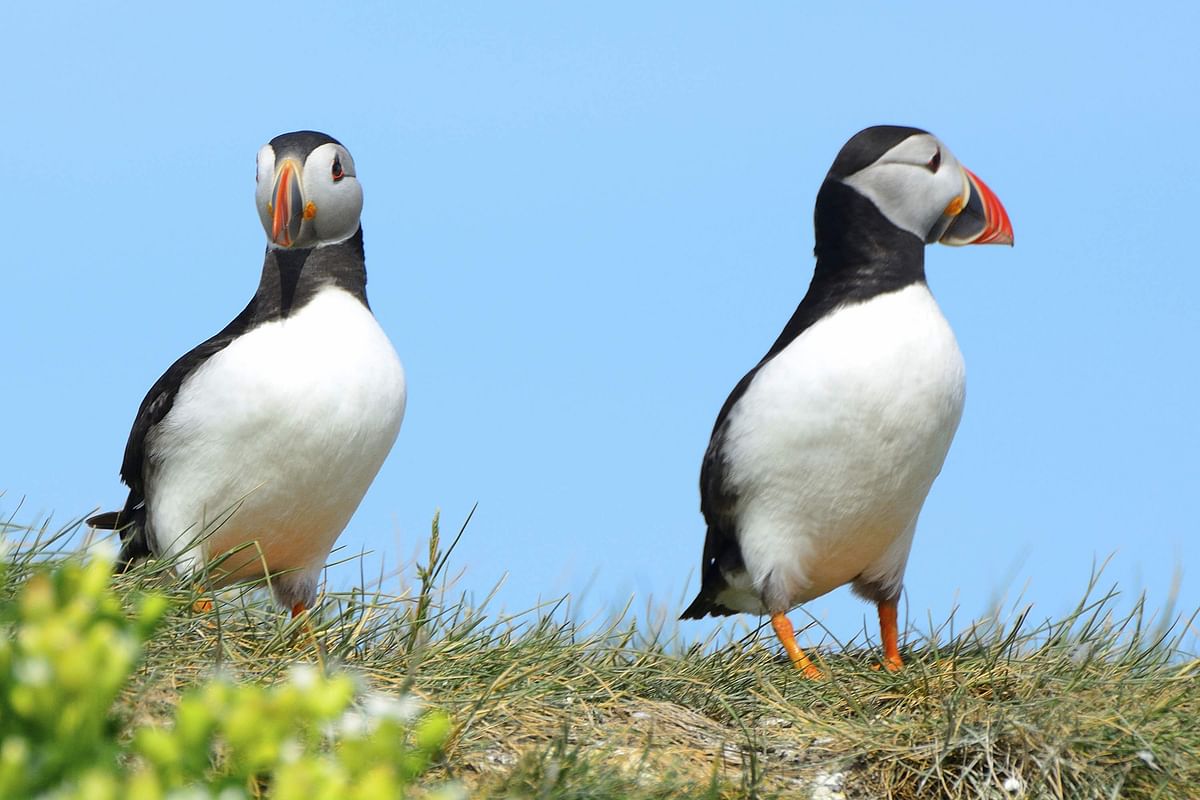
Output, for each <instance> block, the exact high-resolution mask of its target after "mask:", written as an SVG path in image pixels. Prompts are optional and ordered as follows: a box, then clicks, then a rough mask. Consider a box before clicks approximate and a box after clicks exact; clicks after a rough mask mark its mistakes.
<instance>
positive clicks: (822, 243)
mask: <svg viewBox="0 0 1200 800" xmlns="http://www.w3.org/2000/svg"><path fill="white" fill-rule="evenodd" d="M916 133H923V131H921V130H919V129H916V128H903V127H896V126H878V127H875V128H867V129H866V130H864V131H862V132H860V133H858V134H857V135H855V136H854V138H852V139H851V140H850V141H849V142H847V143H846V145H845V146H844V147H843V148H842V151H841V152H840V153H839V154H838V157H837V159H836V160H835V161H834V163H833V166H832V167H831V168H830V170H829V173H828V174H827V175H826V177H825V181H824V182H823V183H822V184H821V189H820V191H819V192H818V193H817V202H816V208H815V210H814V213H813V227H814V236H815V240H816V246H815V248H814V254H815V255H816V257H817V264H816V267H815V269H814V271H813V279H812V283H811V284H810V285H809V287H808V292H807V293H806V294H805V295H804V298H803V299H802V300H801V301H800V305H799V306H798V307H797V308H796V311H795V313H793V314H792V317H791V319H789V320H788V322H787V325H785V326H784V328H783V331H782V332H781V333H780V334H779V338H777V339H776V340H775V343H774V344H773V345H771V348H770V349H769V350H768V351H767V353H766V355H764V356H763V357H762V359H761V360H760V361H759V362H758V364H756V365H755V366H754V368H753V369H751V370H750V371H749V372H748V373H746V375H745V376H743V377H742V379H741V380H740V381H738V383H737V385H736V386H734V388H733V391H732V392H730V394H729V397H728V398H726V400H725V403H724V405H722V406H721V410H720V412H719V413H718V414H717V420H716V423H715V424H714V425H713V432H712V437H711V439H710V440H709V444H708V449H707V450H706V451H705V453H704V461H703V463H702V464H701V467H700V511H701V513H703V514H704V520H705V522H706V523H707V525H708V533H707V535H706V536H705V540H704V553H703V555H702V557H701V565H700V592H699V594H698V595H697V596H696V599H695V600H694V601H692V603H691V605H689V606H688V607H687V609H686V610H685V611H684V612H683V614H682V615H681V619H699V618H701V617H703V616H705V615H707V614H713V615H725V614H733V613H737V612H736V611H734V610H733V609H730V608H726V607H725V606H722V605H721V604H719V603H718V602H717V601H716V597H717V595H718V594H720V593H721V592H722V591H723V590H724V589H725V588H726V581H725V578H724V577H723V573H729V572H735V571H738V570H740V569H743V568H744V561H743V559H742V551H741V547H740V546H739V544H738V532H737V526H736V511H737V501H738V497H737V493H736V490H735V489H734V487H732V486H731V485H730V483H729V481H728V475H727V463H726V459H725V455H724V452H723V448H724V445H725V433H726V429H727V427H728V421H729V415H730V413H731V412H732V411H733V409H734V407H736V405H737V403H738V401H739V400H740V399H741V398H742V396H743V395H744V394H745V393H746V390H747V388H749V386H750V384H751V382H752V381H753V380H754V377H755V376H756V375H757V374H758V372H759V370H761V369H762V368H763V366H764V365H765V364H767V363H768V362H769V361H770V360H771V359H773V358H774V357H775V356H777V355H779V353H781V352H783V350H784V349H785V348H786V347H787V346H788V345H789V344H791V343H792V342H793V341H795V340H796V338H797V337H798V336H800V335H801V334H803V333H804V331H806V330H808V328H809V327H811V326H812V324H813V323H815V322H816V321H817V320H819V319H821V318H822V317H824V316H825V315H826V314H829V313H830V312H832V311H835V310H837V309H839V308H842V307H844V306H847V305H852V304H854V303H861V302H864V301H866V300H869V299H871V298H872V297H876V296H878V295H880V294H884V293H887V292H894V291H897V290H899V289H903V288H904V287H906V286H909V285H911V284H913V283H918V282H922V281H924V280H925V244H924V242H922V241H921V240H920V239H919V238H917V237H916V236H914V235H913V234H911V233H909V232H908V231H905V230H902V229H900V228H898V227H896V226H895V225H893V224H892V223H891V222H890V221H889V220H888V219H887V217H885V216H884V215H883V214H882V212H880V211H879V209H878V208H876V206H875V204H874V203H872V202H871V201H870V200H869V199H867V198H866V197H864V196H863V195H861V194H859V193H858V192H857V191H855V190H854V189H853V188H851V187H850V186H848V185H846V184H845V183H842V181H841V178H844V177H847V176H849V175H852V174H854V173H855V172H858V171H859V170H861V169H863V168H864V167H866V166H868V165H870V164H871V163H873V162H874V161H875V160H876V159H878V158H879V156H881V155H882V154H883V153H885V152H887V151H888V150H889V149H891V148H892V147H894V146H895V145H897V144H899V143H900V142H901V141H903V140H904V139H906V138H908V137H909V136H912V135H913V134H916Z"/></svg>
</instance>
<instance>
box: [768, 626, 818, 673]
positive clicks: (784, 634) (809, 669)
mask: <svg viewBox="0 0 1200 800" xmlns="http://www.w3.org/2000/svg"><path fill="white" fill-rule="evenodd" d="M771 627H772V628H774V629H775V635H776V636H778V637H779V641H780V643H781V644H783V649H784V650H786V651H787V654H788V658H790V659H791V660H792V663H793V664H794V665H795V666H796V669H798V670H800V671H801V672H803V673H804V677H806V678H811V679H813V680H821V679H822V678H824V677H825V676H824V675H822V674H821V670H819V669H817V667H816V665H815V664H813V663H812V662H811V661H809V660H808V656H806V655H804V651H803V650H801V649H800V645H798V644H796V631H795V629H794V628H792V622H791V620H789V619H788V618H787V615H786V614H782V613H780V614H772V615H771Z"/></svg>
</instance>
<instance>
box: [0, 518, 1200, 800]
mask: <svg viewBox="0 0 1200 800" xmlns="http://www.w3.org/2000/svg"><path fill="white" fill-rule="evenodd" d="M468 519H469V518H468ZM78 525H79V523H78V522H75V523H73V524H72V525H69V526H66V527H64V528H62V529H59V530H50V529H49V528H48V527H46V526H42V527H41V528H36V529H35V528H26V527H22V526H20V525H17V524H16V523H14V522H13V521H12V520H10V521H8V522H7V523H4V530H3V531H2V535H3V538H4V540H5V541H7V542H8V543H9V551H8V553H7V555H6V556H5V558H6V561H7V562H8V565H9V566H8V569H7V570H5V571H3V580H2V583H0V601H3V602H9V601H11V600H12V598H13V597H14V596H15V595H16V592H17V590H18V587H19V586H20V585H22V583H23V582H24V580H26V579H28V577H29V576H30V574H31V573H32V572H33V571H35V570H36V568H37V565H38V564H44V563H46V562H56V561H58V560H61V559H63V558H64V557H65V556H66V555H67V554H69V553H70V552H71V551H72V550H74V549H76V547H77V544H76V543H77V541H78V539H77V536H76V534H77V532H78ZM465 529H466V524H465V523H464V524H463V526H462V527H461V528H460V529H459V531H458V534H457V535H456V536H455V537H454V538H453V539H452V540H451V543H450V545H449V546H445V547H444V546H443V544H442V541H443V540H442V538H441V533H440V531H439V522H438V520H437V519H436V518H435V520H434V524H433V528H432V532H431V537H430V542H429V550H428V553H427V556H426V559H425V563H423V564H421V565H418V566H417V567H416V570H415V572H416V576H417V580H416V582H415V584H414V585H413V586H411V587H409V588H406V589H404V590H403V591H401V592H400V593H399V594H390V593H386V592H384V591H382V590H380V589H378V588H370V587H368V586H367V585H366V584H365V583H364V585H363V586H362V587H359V588H355V589H353V590H351V591H347V592H329V593H326V594H324V595H323V596H322V597H321V598H320V600H319V605H318V607H317V608H316V609H314V612H313V613H312V614H311V619H310V620H309V621H308V623H307V626H306V624H305V622H304V621H303V620H301V621H291V620H289V619H288V618H287V617H286V615H284V614H281V613H280V612H279V611H278V610H277V609H276V608H275V607H274V606H273V605H272V603H271V602H270V600H269V598H268V597H267V596H266V593H265V592H263V591H262V590H261V589H257V590H255V589H242V590H236V591H229V592H224V593H222V594H221V595H220V596H219V597H218V600H217V603H216V606H215V608H214V610H213V611H212V612H209V613H202V614H196V613H193V612H192V611H191V603H192V601H193V600H195V599H196V598H197V596H198V595H196V593H195V591H194V590H193V589H192V588H190V587H188V586H187V585H186V583H185V582H181V581H180V580H178V579H176V578H174V577H173V575H172V573H171V571H170V569H169V565H163V564H154V563H151V564H146V565H143V566H141V567H139V568H137V569H135V570H133V571H131V572H129V573H127V574H125V575H121V576H118V577H117V578H116V587H117V590H118V594H119V595H120V596H122V597H125V598H130V600H129V602H131V603H132V602H134V601H133V598H136V597H140V596H143V595H144V594H145V593H147V592H149V591H156V592H159V593H162V594H164V595H166V596H167V597H168V598H169V599H170V601H171V602H170V610H169V611H168V612H167V614H166V616H165V618H164V619H163V620H162V621H161V622H160V623H159V627H158V630H157V632H156V633H155V635H154V636H153V637H152V638H150V639H149V640H148V641H147V643H146V646H145V653H144V657H143V660H142V662H141V666H140V667H139V669H138V670H137V672H136V673H135V674H134V676H133V679H132V680H131V681H130V682H129V684H128V685H127V686H125V688H124V689H123V691H122V692H121V695H120V697H119V698H118V700H117V702H116V704H115V707H114V710H113V715H114V718H115V721H116V729H117V731H118V736H120V735H123V734H122V733H121V732H128V731H132V730H134V729H135V728H136V727H138V726H141V725H145V724H146V723H148V722H155V721H162V720H166V719H169V718H170V717H171V716H172V714H174V713H175V709H176V707H177V706H178V703H179V700H180V697H181V695H182V694H183V693H184V692H186V691H187V690H188V689H189V688H191V687H194V686H196V685H197V684H199V683H200V682H202V681H204V680H205V679H207V678H210V677H212V676H214V675H217V674H220V675H223V676H226V677H229V678H232V679H233V680H235V681H237V682H239V683H243V684H247V683H251V684H253V683H257V684H264V685H273V684H276V683H278V682H280V681H282V680H284V678H285V677H286V676H287V675H288V674H289V673H290V672H291V671H292V669H293V667H295V666H296V665H297V664H298V663H306V662H307V663H314V664H318V665H320V666H321V667H322V668H324V669H326V670H334V669H338V670H344V669H349V670H350V671H352V672H353V673H355V674H357V675H358V676H359V677H360V679H361V680H362V681H364V682H365V683H366V685H367V686H368V687H369V689H370V691H373V692H377V693H383V694H385V695H396V696H407V695H409V694H415V695H416V696H418V697H420V698H422V699H423V700H424V702H425V704H426V705H427V706H429V707H434V708H439V709H442V710H444V711H446V712H447V713H448V714H449V718H450V720H451V723H452V727H451V731H450V733H449V735H448V737H447V739H446V742H445V744H444V745H443V748H442V751H441V755H440V758H439V760H438V761H437V763H436V764H435V765H434V768H433V770H432V772H431V773H430V780H431V782H437V783H441V782H445V781H446V780H448V779H449V780H454V781H458V782H460V783H461V784H462V785H465V786H466V787H468V789H469V791H470V794H471V796H473V797H488V796H494V797H521V798H526V797H528V798H600V797H623V798H666V797H689V798H732V797H764V798H765V797H795V796H800V797H806V796H814V797H823V798H836V797H846V798H881V797H886V798H897V799H903V800H907V799H908V798H913V799H915V798H922V799H924V798H934V797H947V798H980V797H982V798H1016V797H1028V798H1043V797H1044V798H1077V797H1105V798H1107V797H1122V798H1170V797H1186V796H1189V795H1190V793H1192V792H1193V791H1194V787H1196V786H1200V756H1198V755H1197V754H1200V688H1198V687H1200V683H1198V678H1200V660H1198V659H1197V658H1196V657H1195V656H1194V655H1192V654H1189V653H1188V652H1186V651H1185V648H1184V642H1185V641H1186V639H1185V635H1186V634H1187V633H1188V631H1189V630H1190V629H1191V624H1192V622H1193V619H1186V620H1184V619H1172V618H1170V616H1169V615H1158V616H1155V615H1151V614H1149V613H1148V612H1147V610H1146V609H1145V607H1144V603H1143V602H1136V603H1134V605H1133V610H1132V611H1130V612H1121V613H1118V610H1117V609H1118V607H1119V603H1118V602H1117V593H1116V591H1115V589H1110V590H1106V591H1102V590H1101V588H1100V584H1099V574H1100V571H1099V570H1097V574H1096V577H1095V578H1094V579H1093V581H1092V583H1091V584H1090V585H1089V586H1088V587H1087V590H1086V592H1085V593H1084V597H1083V598H1082V599H1081V600H1080V602H1079V604H1078V606H1077V607H1076V608H1075V609H1074V610H1073V611H1072V612H1071V613H1069V614H1067V615H1065V616H1063V617H1062V618H1060V619H1054V620H1043V621H1035V618H1034V614H1033V612H1032V610H1030V609H1024V610H1022V611H1020V612H1017V613H1014V614H1012V615H1011V616H1009V617H1007V618H995V619H986V620H980V621H978V622H976V623H974V624H972V625H971V626H969V627H968V628H967V629H966V630H965V631H962V632H960V633H951V632H950V631H951V630H952V628H951V623H952V622H953V620H948V621H947V622H946V623H945V624H944V625H942V626H941V627H939V628H937V629H935V630H933V631H932V632H931V633H930V634H928V635H927V636H926V637H925V638H924V639H921V640H919V641H917V642H916V643H915V644H914V645H913V646H910V647H909V648H908V649H907V650H906V651H904V653H903V655H904V658H905V662H906V664H907V667H906V668H905V670H903V671H902V672H899V673H895V674H893V673H888V672H883V671H876V670H874V669H872V665H873V664H874V663H875V659H876V658H877V655H876V654H875V653H874V652H868V651H864V650H861V649H858V648H853V647H850V648H847V647H841V646H838V647H818V648H815V652H814V655H815V656H816V657H817V659H818V663H819V664H820V665H821V666H822V668H823V669H824V670H825V671H826V672H827V673H828V674H829V675H830V676H831V677H830V678H829V679H828V680H826V681H821V682H811V681H807V680H804V679H803V678H801V677H800V676H799V675H798V674H797V673H796V671H795V670H794V669H793V668H792V667H791V665H790V664H789V663H788V662H787V659H786V658H785V657H784V656H783V655H782V654H781V652H780V651H779V650H778V648H777V646H776V644H775V642H774V641H773V639H772V638H770V637H769V636H766V635H764V636H761V637H760V636H758V635H752V636H748V637H742V638H736V637H734V636H733V635H731V633H730V632H729V629H721V630H720V631H718V632H717V633H714V634H713V635H712V636H711V637H710V638H709V639H708V640H706V641H704V642H698V643H691V644H685V643H683V642H681V641H680V640H679V639H678V638H677V637H676V636H675V635H674V634H673V633H670V632H667V631H668V630H669V629H665V628H664V627H663V625H662V623H661V619H662V617H661V615H660V614H655V613H653V612H652V613H651V614H650V615H648V619H650V620H651V621H650V622H648V623H647V622H644V621H642V620H639V619H638V618H637V617H636V616H634V615H632V614H630V613H629V612H628V610H627V611H626V612H625V613H623V614H620V615H617V616H616V617H615V618H613V619H611V620H609V621H607V622H605V623H603V624H597V623H594V622H593V623H589V624H581V623H578V622H576V621H574V620H572V619H571V618H570V616H569V613H568V612H565V611H564V610H563V609H564V608H566V607H567V603H566V601H565V600H564V601H563V602H560V603H558V604H551V605H549V606H547V607H542V608H537V609H532V610H530V611H528V612H525V613H521V614H515V615H508V616H497V615H492V614H490V613H488V612H487V609H486V602H485V603H484V604H483V607H473V606H472V605H471V604H470V603H469V602H468V601H467V600H466V599H465V598H464V597H462V596H456V595H455V594H454V592H453V586H452V583H451V582H450V581H448V578H447V576H448V575H449V574H450V573H449V571H448V570H447V559H448V556H449V554H450V552H451V551H452V549H453V547H454V544H455V543H457V541H458V540H459V538H460V537H461V536H462V535H463V531H464V530H465ZM380 583H381V581H380V582H377V583H376V586H378V585H379V584H380ZM655 620H658V621H657V622H656V621H655ZM768 633H769V631H768ZM909 635H910V637H911V636H912V635H913V634H912V632H911V631H910V633H909Z"/></svg>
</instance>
